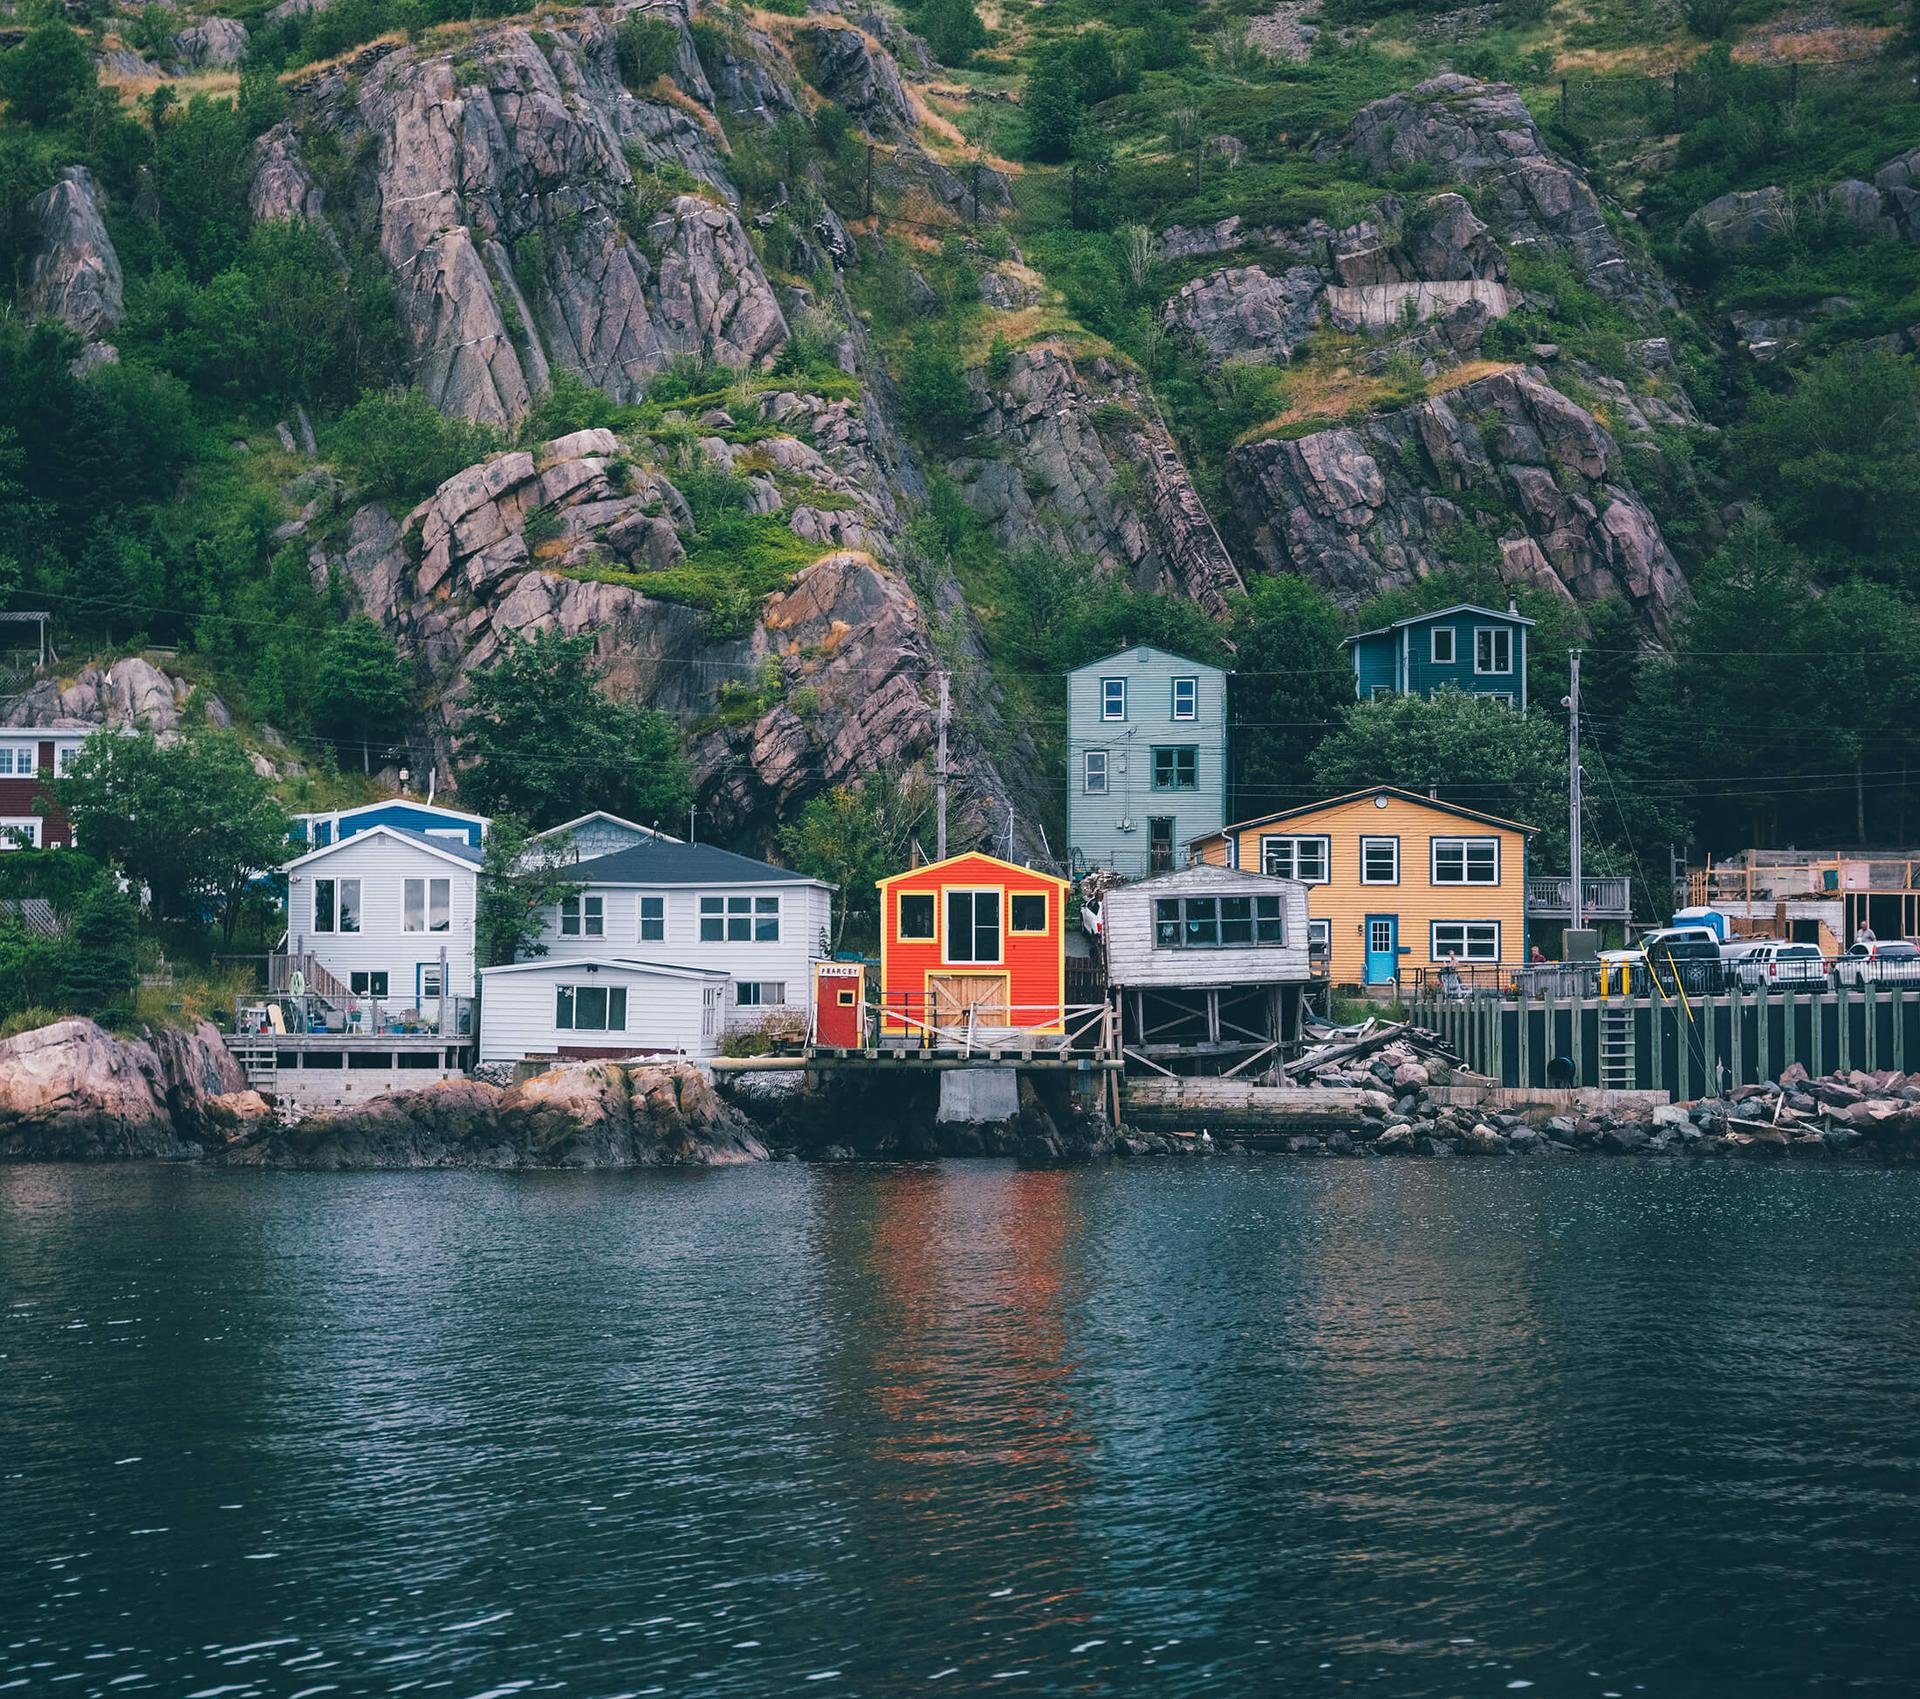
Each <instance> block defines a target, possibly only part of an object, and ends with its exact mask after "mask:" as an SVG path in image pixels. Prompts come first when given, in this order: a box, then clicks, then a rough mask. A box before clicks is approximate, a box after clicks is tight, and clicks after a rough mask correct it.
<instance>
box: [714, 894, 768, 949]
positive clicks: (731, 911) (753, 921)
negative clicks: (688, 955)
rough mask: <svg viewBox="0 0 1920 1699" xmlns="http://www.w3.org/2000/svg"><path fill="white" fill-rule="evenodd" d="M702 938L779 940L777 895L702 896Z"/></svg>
mask: <svg viewBox="0 0 1920 1699" xmlns="http://www.w3.org/2000/svg"><path fill="white" fill-rule="evenodd" d="M700 940H701V942H702V943H705V944H717V943H720V942H721V941H722V940H725V941H726V942H727V943H729V944H746V943H754V944H777V943H779V942H780V899H779V898H778V897H702V898H701V899H700Z"/></svg>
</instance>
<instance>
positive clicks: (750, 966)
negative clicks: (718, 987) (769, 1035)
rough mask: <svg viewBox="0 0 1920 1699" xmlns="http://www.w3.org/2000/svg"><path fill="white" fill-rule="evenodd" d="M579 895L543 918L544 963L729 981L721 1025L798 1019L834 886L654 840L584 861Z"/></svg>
mask: <svg viewBox="0 0 1920 1699" xmlns="http://www.w3.org/2000/svg"><path fill="white" fill-rule="evenodd" d="M572 879H573V881H574V882H575V883H577V884H579V885H580V886H581V887H582V888H581V891H580V894H579V895H578V896H576V897H572V898H570V899H568V900H567V901H566V902H564V903H559V904H556V905H555V906H554V907H553V908H551V909H549V910H548V912H547V924H546V930H545V931H544V932H543V933H542V934H541V938H540V942H541V943H542V944H544V945H545V947H546V950H547V955H548V957H549V958H558V957H571V958H586V957H601V958H612V959H614V960H619V961H626V960H630V959H633V960H639V961H644V962H652V963H656V964H658V965H660V966H663V967H680V968H698V969H702V970H709V971H717V972H720V973H724V974H726V975H727V976H728V978H729V980H730V982H731V983H730V984H729V986H728V991H727V1009H726V1024H727V1025H729V1026H746V1025H752V1024H754V1023H755V1022H757V1021H759V1020H761V1019H762V1018H764V1017H765V1016H766V1015H767V1014H768V1013H769V1012H770V1011H772V1010H775V1009H791V1010H793V1011H794V1012H795V1013H797V1014H800V1015H804V1014H805V1012H806V1009H807V1000H808V998H809V997H810V995H811V986H812V983H813V964H814V963H815V962H816V961H819V960H820V959H821V958H822V957H824V956H826V955H827V954H829V951H828V950H827V947H826V941H827V939H828V938H829V937H830V936H831V930H832V919H833V912H832V911H833V889H834V888H833V886H831V885H829V884H826V883H825V882H824V881H822V880H819V879H811V878H809V877H807V875H805V874H804V873H795V872H793V871H792V870H791V869H790V868H785V867H773V866H770V865H769V864H768V863H766V862H764V861H754V860H751V859H750V858H749V857H747V856H744V855H735V854H733V853H732V852H731V851H730V850H723V849H718V848H716V847H715V846H714V845H712V844H683V843H677V842H675V841H673V840H671V839H667V838H654V839H650V840H648V841H646V842H643V843H639V844H636V845H634V846H633V847H632V848H631V849H624V850H619V851H617V852H616V853H614V854H612V855H603V856H599V857H597V858H596V859H594V860H592V861H583V862H581V863H580V865H579V866H578V867H577V868H575V869H574V871H573V874H572Z"/></svg>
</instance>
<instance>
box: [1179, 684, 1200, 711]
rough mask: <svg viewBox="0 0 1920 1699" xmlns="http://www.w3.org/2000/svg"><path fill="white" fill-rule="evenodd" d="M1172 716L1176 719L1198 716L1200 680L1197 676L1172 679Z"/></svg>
mask: <svg viewBox="0 0 1920 1699" xmlns="http://www.w3.org/2000/svg"><path fill="white" fill-rule="evenodd" d="M1173 717H1174V718H1175V719H1176V720H1197V719H1199V718H1200V681H1199V680H1198V679H1197V678H1176V679H1175V680H1174V681H1173Z"/></svg>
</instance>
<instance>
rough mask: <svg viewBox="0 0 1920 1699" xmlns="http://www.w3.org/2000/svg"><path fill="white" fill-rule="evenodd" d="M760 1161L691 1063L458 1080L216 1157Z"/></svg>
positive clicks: (577, 1067) (740, 1122)
mask: <svg viewBox="0 0 1920 1699" xmlns="http://www.w3.org/2000/svg"><path fill="white" fill-rule="evenodd" d="M766 1154H767V1152H766V1147H765V1146H763V1145H762V1144H761V1143H760V1141H759V1139H757V1138H756V1137H755V1136H754V1134H753V1132H752V1130H751V1128H750V1126H749V1124H748V1122H747V1120H746V1118H745V1117H744V1116H743V1115H742V1114H741V1113H740V1112H739V1110H737V1109H735V1108H734V1107H733V1106H732V1105H731V1104H728V1103H725V1102H723V1101H722V1100H721V1099H720V1098H719V1097H718V1096H716V1095H715V1093H714V1089H713V1082H712V1080H711V1079H709V1078H708V1076H707V1075H706V1074H705V1073H704V1072H703V1071H702V1070H701V1069H699V1068H698V1067H695V1066H693V1065H691V1064H686V1063H680V1064H673V1065H668V1066H655V1065H652V1064H642V1063H637V1062H625V1063H623V1062H590V1063H580V1062H576V1063H568V1064H564V1065H562V1066H561V1067H558V1068H555V1069H552V1070H551V1071H550V1072H547V1073H544V1074H539V1075H536V1076H535V1077H534V1078H532V1079H529V1080H524V1081H522V1082H520V1083H519V1084H517V1085H513V1086H509V1087H507V1088H505V1089H504V1090H503V1089H502V1088H500V1087H499V1086H494V1085H486V1084H483V1083H481V1082H480V1081H478V1080H455V1081H449V1082H447V1083H446V1084H443V1085H435V1086H430V1087H428V1088H426V1089H425V1090H421V1091H402V1092H393V1093H390V1094H389V1095H387V1096H385V1097H381V1098H375V1099H372V1100H370V1101H369V1102H367V1103H364V1104H359V1105H356V1106H354V1107H352V1108H347V1109H338V1110H333V1111H330V1112H329V1113H327V1114H324V1115H315V1116H309V1117H308V1118H307V1119H305V1120H303V1121H301V1122H299V1123H297V1124H296V1125H294V1126H292V1127H281V1126H279V1125H278V1124H277V1123H275V1124H266V1123H262V1124H260V1125H259V1126H257V1127H256V1128H255V1129H254V1130H253V1131H252V1132H250V1133H247V1134H243V1135H242V1136H241V1137H240V1138H238V1139H237V1140H236V1141H235V1142H234V1143H232V1144H230V1145H229V1146H228V1147H227V1148H226V1149H225V1150H224V1151H223V1152H222V1157H221V1159H222V1160H223V1161H224V1162H226V1163H228V1164H231V1165H234V1166H240V1167H276V1168H282V1167H283V1168H308V1169H343V1168H706V1167H719V1166H724V1165H727V1164H731V1163H739V1162H758V1161H763V1160H764V1159H765V1157H766Z"/></svg>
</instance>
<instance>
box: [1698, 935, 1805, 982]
mask: <svg viewBox="0 0 1920 1699" xmlns="http://www.w3.org/2000/svg"><path fill="white" fill-rule="evenodd" d="M1721 959H1722V961H1723V962H1724V964H1725V967H1726V976H1727V979H1728V980H1729V982H1731V983H1732V984H1735V985H1738V986H1740V987H1741V988H1742V989H1744V990H1748V991H1768V990H1771V989H1773V988H1774V987H1775V986H1778V985H1821V986H1824V985H1825V984H1826V981H1827V962H1826V958H1825V957H1824V956H1822V955H1821V954H1820V950H1819V947H1818V946H1817V945H1814V944H1790V943H1787V942H1786V941H1784V940H1783V939H1779V938H1743V939H1737V940H1735V941H1734V942H1733V943H1730V944H1728V945H1727V946H1726V948H1725V949H1724V950H1723V951H1722V952H1721Z"/></svg>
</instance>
